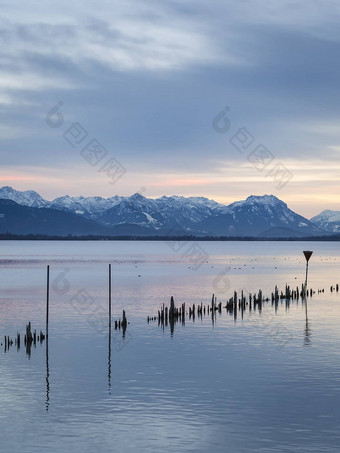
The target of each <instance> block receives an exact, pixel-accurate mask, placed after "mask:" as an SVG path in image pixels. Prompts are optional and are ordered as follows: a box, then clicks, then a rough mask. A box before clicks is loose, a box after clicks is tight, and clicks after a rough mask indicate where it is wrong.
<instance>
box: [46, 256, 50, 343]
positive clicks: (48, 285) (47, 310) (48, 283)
mask: <svg viewBox="0 0 340 453" xmlns="http://www.w3.org/2000/svg"><path fill="white" fill-rule="evenodd" d="M49 304H50V266H49V265H48V266H47V288H46V338H47V337H48V314H49Z"/></svg>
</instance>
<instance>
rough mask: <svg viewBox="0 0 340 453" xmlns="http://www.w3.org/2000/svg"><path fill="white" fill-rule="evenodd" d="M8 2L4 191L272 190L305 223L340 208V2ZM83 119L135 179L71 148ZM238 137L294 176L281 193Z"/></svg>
mask: <svg viewBox="0 0 340 453" xmlns="http://www.w3.org/2000/svg"><path fill="white" fill-rule="evenodd" d="M0 6H1V11H2V15H1V19H0V43H1V46H0V145H1V158H2V161H1V163H2V166H1V173H0V178H1V181H2V182H4V183H6V184H12V185H14V186H15V187H17V188H18V189H28V188H32V189H36V190H38V191H40V192H42V194H43V195H45V196H46V197H49V196H51V197H52V196H57V195H61V194H63V193H66V192H70V194H72V195H77V194H80V193H83V194H84V195H93V194H101V195H104V196H105V195H107V196H109V195H113V194H115V193H118V194H122V195H128V194H131V193H133V192H136V191H138V190H140V187H144V188H145V189H146V190H147V192H148V193H145V194H146V195H148V196H160V195H163V194H167V195H171V194H173V193H177V194H178V193H181V194H183V195H204V196H209V197H213V198H216V199H218V201H222V202H223V201H225V202H229V201H233V200H235V199H238V198H244V197H246V196H247V195H249V194H251V193H257V194H258V193H265V192H270V193H274V194H275V195H278V196H280V197H281V198H283V199H284V200H285V201H290V200H291V201H292V204H293V206H292V207H293V208H294V207H295V208H299V210H300V211H302V212H304V214H305V215H313V214H316V213H317V212H318V210H320V209H323V208H325V209H326V208H333V209H340V204H339V201H338V193H339V188H340V187H339V186H340V183H339V182H338V177H337V174H338V168H339V166H340V159H339V150H340V140H339V139H340V137H339V135H340V130H339V127H338V123H339V119H340V107H339V94H338V80H339V77H340V63H339V61H340V60H339V58H338V56H339V50H340V32H339V27H338V23H339V16H340V6H339V4H338V2H335V1H331V0H327V1H316V0H315V1H311V2H295V1H282V0H279V1H276V2H274V3H269V4H268V2H265V1H262V0H255V1H254V0H253V1H242V2H239V1H227V2H226V1H223V2H222V1H219V0H214V1H213V2H210V3H207V2H203V1H200V0H199V1H195V2H193V1H187V2H179V1H165V2H156V1H151V0H149V1H146V2H143V3H141V2H137V1H131V0H130V1H126V2H124V3H122V2H115V1H110V2H109V1H101V2H100V3H98V2H93V1H88V0H87V1H84V2H82V3H81V4H80V3H79V4H78V3H73V4H71V3H70V2H65V1H64V0H62V1H60V2H58V4H56V3H55V2H51V1H47V2H45V3H43V4H42V3H40V2H37V1H28V2H26V3H25V4H23V5H21V6H20V10H18V8H16V7H15V6H14V4H13V2H10V1H1V2H0ZM58 101H62V102H63V105H62V107H61V110H62V115H63V118H64V123H63V125H62V126H61V127H60V128H54V129H53V128H50V127H48V126H47V124H46V122H45V118H46V114H47V112H48V111H50V109H51V108H52V107H53V106H54V105H55V104H56V103H57V102H58ZM226 106H228V107H229V108H230V110H229V112H228V117H229V119H230V125H231V127H230V130H229V131H228V133H227V134H218V133H216V132H215V131H214V129H213V128H212V121H213V119H214V117H215V116H216V115H217V114H218V113H219V112H220V111H221V109H223V108H225V107H226ZM74 122H79V123H80V124H81V125H82V126H83V127H84V128H85V129H86V131H87V133H88V138H89V139H92V138H95V139H97V140H98V141H99V142H100V143H101V144H102V145H103V146H105V148H106V149H107V150H108V152H109V153H110V155H113V156H115V158H116V159H118V160H119V161H120V162H121V163H122V164H123V165H124V167H125V168H126V169H127V173H126V175H125V176H124V178H121V180H120V181H119V182H118V183H117V184H116V185H115V186H111V185H108V183H107V181H106V180H105V178H102V176H101V174H100V173H98V172H97V171H96V169H94V168H92V167H90V166H89V165H88V163H87V162H85V161H84V159H82V157H81V156H80V153H79V149H75V148H73V147H71V146H70V145H69V143H67V142H66V141H65V140H64V138H63V134H64V132H65V131H66V130H67V129H68V128H69V127H70V125H71V124H72V123H74ZM241 127H245V128H246V129H247V130H248V131H249V133H251V134H252V136H253V137H254V139H255V142H256V143H258V144H262V145H264V146H265V147H266V148H267V149H268V150H270V152H271V153H272V154H273V155H274V156H275V159H276V160H277V161H278V162H280V163H282V164H283V165H285V166H286V167H287V168H289V170H290V171H291V172H292V173H293V179H292V180H291V181H290V182H289V184H287V185H286V186H285V187H284V188H282V189H281V190H279V189H277V188H276V186H275V184H274V183H273V181H271V180H270V178H268V177H265V174H264V172H259V171H258V170H257V169H256V168H255V167H254V166H253V165H252V164H251V163H250V162H249V160H247V157H246V154H242V153H238V152H237V150H235V148H234V147H233V146H232V145H231V143H230V137H231V136H232V134H233V133H235V132H236V131H237V130H238V129H239V128H241ZM255 142H254V143H255ZM52 175H53V177H52ZM1 181H0V182H1ZM301 208H302V210H301Z"/></svg>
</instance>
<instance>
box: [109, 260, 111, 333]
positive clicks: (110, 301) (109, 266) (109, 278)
mask: <svg viewBox="0 0 340 453" xmlns="http://www.w3.org/2000/svg"><path fill="white" fill-rule="evenodd" d="M109 329H110V330H111V264H109Z"/></svg>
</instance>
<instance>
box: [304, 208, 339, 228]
mask: <svg viewBox="0 0 340 453" xmlns="http://www.w3.org/2000/svg"><path fill="white" fill-rule="evenodd" d="M310 221H311V222H312V223H314V224H315V225H316V226H318V227H319V228H322V229H324V230H326V231H328V232H330V233H340V211H331V210H329V209H328V210H326V211H322V212H321V213H320V214H318V215H316V216H314V217H312V218H311V219H310Z"/></svg>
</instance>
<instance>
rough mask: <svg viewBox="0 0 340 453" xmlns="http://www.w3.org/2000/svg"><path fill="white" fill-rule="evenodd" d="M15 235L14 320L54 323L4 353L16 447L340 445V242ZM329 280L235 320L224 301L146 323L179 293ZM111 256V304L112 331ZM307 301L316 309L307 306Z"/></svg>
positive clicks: (306, 448)
mask: <svg viewBox="0 0 340 453" xmlns="http://www.w3.org/2000/svg"><path fill="white" fill-rule="evenodd" d="M192 245H193V243H188V244H185V243H181V244H174V243H170V244H167V243H163V242H138V241H136V242H29V241H27V242H21V241H19V242H11V241H8V242H4V241H3V242H1V244H0V246H1V256H0V291H1V292H0V334H1V338H2V340H1V341H2V342H3V335H10V336H13V337H14V335H15V334H16V332H17V330H19V331H21V332H24V329H25V324H26V322H28V321H31V322H32V325H33V328H36V329H37V330H40V329H43V330H45V295H46V264H49V265H50V267H51V294H50V326H49V342H48V356H47V355H46V344H43V345H38V346H37V347H36V348H33V349H32V352H31V355H30V357H29V356H28V355H26V352H25V348H23V347H21V349H20V350H19V351H17V350H16V348H15V347H14V346H13V347H12V348H10V349H9V351H7V352H6V353H5V352H4V348H3V346H2V348H1V352H0V401H1V405H0V436H1V451H2V452H22V451H24V452H25V453H30V452H32V453H33V452H46V451H48V452H61V451H72V452H74V453H75V452H91V453H92V452H93V451H98V452H107V451H113V452H132V451H133V452H136V451H137V452H139V451H141V452H144V451H145V452H159V451H180V452H182V451H183V452H186V451H194V452H210V451H214V452H225V451H230V452H235V453H238V452H292V451H293V452H338V451H339V445H340V431H339V428H340V385H339V384H340V331H339V321H340V294H339V293H336V292H333V293H331V292H330V290H329V288H330V286H331V285H334V284H336V283H339V282H340V275H339V267H340V250H339V245H338V244H337V243H305V242H304V243H298V242H292V243H290V242H278V243H276V242H267V243H266V242H259V243H257V242H200V243H199V244H194V245H195V246H196V245H197V246H199V249H197V248H195V249H192ZM308 249H309V250H314V255H313V257H312V260H311V265H310V275H309V282H310V286H311V287H313V289H314V290H317V289H319V288H320V289H321V288H324V289H325V292H324V293H319V294H315V296H314V297H313V298H310V299H308V303H307V306H306V305H305V304H302V302H301V300H300V301H299V303H296V302H291V303H290V304H289V305H287V304H286V303H285V301H282V303H281V302H280V303H279V306H278V307H277V309H276V310H275V308H274V307H272V305H271V303H269V304H267V305H266V306H265V307H264V308H263V310H262V312H261V313H259V312H258V311H255V312H254V311H252V312H251V313H248V312H246V313H244V316H243V319H242V317H241V316H240V314H239V315H238V317H237V319H234V317H233V316H230V315H229V314H227V313H226V311H225V310H222V314H217V316H216V319H215V320H214V322H212V318H211V317H209V316H206V317H203V319H202V320H201V319H197V317H196V319H195V322H192V321H188V322H186V324H185V326H182V325H179V324H177V325H176V326H175V330H174V334H173V335H171V334H170V330H169V328H168V327H166V328H165V329H164V330H163V329H162V328H161V327H159V326H158V325H157V323H150V324H148V323H147V322H146V317H147V316H148V315H154V314H157V310H158V308H159V306H160V305H161V304H162V303H163V302H165V303H168V302H169V299H170V296H171V295H173V296H174V298H175V302H176V304H177V305H179V304H181V303H183V302H186V303H187V304H192V303H200V302H203V303H206V304H207V303H209V302H210V300H211V295H212V293H215V294H216V296H217V300H218V301H222V302H225V301H226V299H227V298H229V297H231V296H232V292H233V290H234V289H236V290H242V289H243V291H244V292H245V293H247V292H255V291H258V289H260V288H261V289H263V291H264V294H265V295H267V294H270V292H271V291H272V290H273V288H274V286H275V285H276V284H277V285H278V286H279V287H280V288H282V289H283V287H284V285H285V284H286V283H288V284H290V285H291V286H293V287H295V286H296V285H298V284H299V285H300V284H301V283H302V282H303V281H304V277H305V262H304V258H303V255H302V250H308ZM108 263H112V274H113V278H112V280H113V284H112V288H113V307H112V311H113V318H114V319H117V318H118V317H120V316H121V313H122V310H123V309H125V310H126V313H127V317H128V321H129V322H130V324H129V325H128V328H127V331H126V335H125V338H124V339H123V338H122V333H121V332H119V331H115V330H114V331H113V332H112V336H111V347H110V343H109V336H108V329H107V324H108V321H107V305H108V294H107V293H108V275H107V273H108V272H107V270H108V269H107V268H108ZM306 309H307V310H306Z"/></svg>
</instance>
